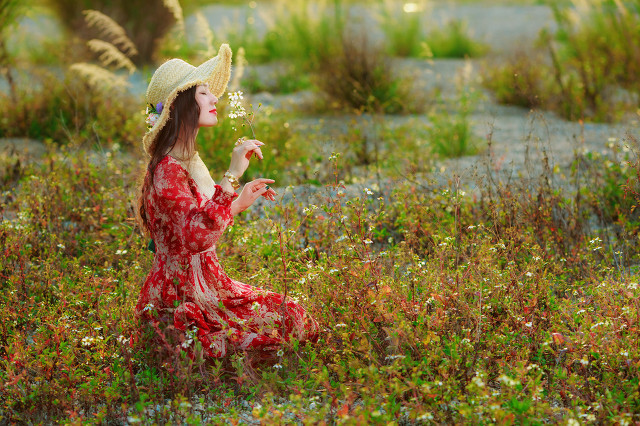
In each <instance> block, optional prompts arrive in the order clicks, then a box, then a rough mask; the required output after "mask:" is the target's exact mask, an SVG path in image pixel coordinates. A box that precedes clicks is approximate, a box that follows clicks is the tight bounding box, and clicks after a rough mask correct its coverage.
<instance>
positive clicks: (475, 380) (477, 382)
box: [471, 376, 484, 388]
mask: <svg viewBox="0 0 640 426" xmlns="http://www.w3.org/2000/svg"><path fill="white" fill-rule="evenodd" d="M471 382H473V384H475V385H476V386H477V387H479V388H483V387H484V381H483V380H482V379H481V378H480V377H478V376H475V377H474V378H473V379H471Z"/></svg>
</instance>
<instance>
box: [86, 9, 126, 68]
mask: <svg viewBox="0 0 640 426" xmlns="http://www.w3.org/2000/svg"><path fill="white" fill-rule="evenodd" d="M82 13H83V14H84V16H85V21H86V22H87V25H89V26H90V27H95V28H96V29H97V30H98V31H100V32H101V36H102V37H106V38H109V39H111V42H112V43H113V44H114V45H119V46H120V47H121V48H122V51H123V52H124V53H125V54H126V55H127V56H129V57H131V56H134V55H137V54H138V50H137V49H136V46H135V44H134V43H133V42H132V41H131V39H130V38H129V37H127V34H126V32H125V30H124V28H122V27H121V26H120V25H118V23H117V22H116V21H114V20H113V19H111V18H110V17H108V16H107V15H105V14H104V13H102V12H99V11H97V10H85V11H83V12H82Z"/></svg>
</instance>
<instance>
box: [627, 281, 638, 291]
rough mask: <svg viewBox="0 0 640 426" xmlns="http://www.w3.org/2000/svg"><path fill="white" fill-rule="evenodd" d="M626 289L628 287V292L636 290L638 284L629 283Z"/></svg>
mask: <svg viewBox="0 0 640 426" xmlns="http://www.w3.org/2000/svg"><path fill="white" fill-rule="evenodd" d="M627 287H629V289H630V290H635V289H637V288H638V283H629V285H628V286H627Z"/></svg>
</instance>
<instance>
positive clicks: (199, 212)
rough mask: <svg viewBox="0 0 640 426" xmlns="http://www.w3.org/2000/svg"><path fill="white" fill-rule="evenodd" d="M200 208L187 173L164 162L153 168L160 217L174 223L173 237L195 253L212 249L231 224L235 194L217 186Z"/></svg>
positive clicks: (180, 167)
mask: <svg viewBox="0 0 640 426" xmlns="http://www.w3.org/2000/svg"><path fill="white" fill-rule="evenodd" d="M215 188H216V189H215V192H214V194H213V196H212V197H211V199H210V200H208V201H207V202H206V203H205V204H204V206H202V207H200V206H199V203H198V200H197V199H196V197H195V195H194V193H193V191H192V188H191V186H190V185H189V175H188V174H187V171H186V170H185V169H183V168H182V166H180V165H179V164H177V163H174V162H171V161H163V162H161V163H160V164H158V166H157V167H156V171H155V175H154V189H155V191H156V194H157V196H158V202H159V206H158V207H159V209H158V210H159V214H161V215H168V217H167V218H166V219H168V220H167V221H166V222H165V223H173V224H175V228H174V229H175V230H176V235H179V238H180V239H181V241H180V242H181V244H182V245H183V246H184V247H186V249H187V250H188V251H191V252H194V253H198V252H201V251H204V250H207V249H209V248H211V247H212V246H213V245H214V244H215V243H216V242H217V241H218V239H219V238H220V236H221V235H222V232H223V231H224V230H225V228H226V227H227V226H230V225H232V224H233V215H232V214H231V202H232V201H233V200H234V198H235V197H237V196H238V194H236V193H233V194H229V193H228V192H225V191H224V190H223V189H222V187H221V186H220V185H216V186H215Z"/></svg>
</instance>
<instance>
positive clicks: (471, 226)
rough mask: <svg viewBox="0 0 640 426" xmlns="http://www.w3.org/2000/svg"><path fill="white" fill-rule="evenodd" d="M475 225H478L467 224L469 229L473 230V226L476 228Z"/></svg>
mask: <svg viewBox="0 0 640 426" xmlns="http://www.w3.org/2000/svg"><path fill="white" fill-rule="evenodd" d="M475 227H476V226H475V225H469V226H467V229H468V230H472V229H473V228H475Z"/></svg>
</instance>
